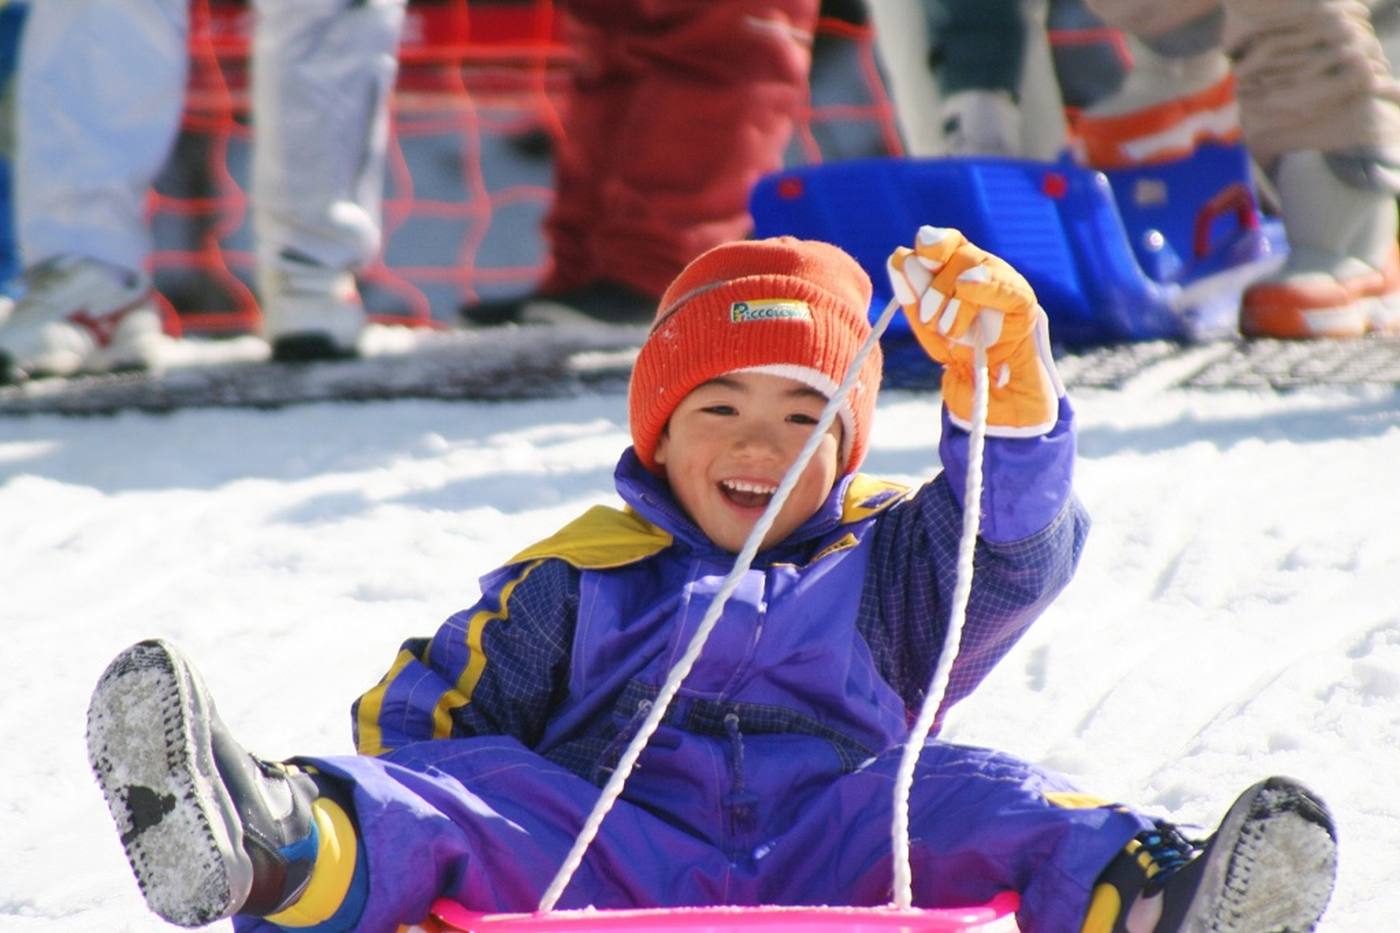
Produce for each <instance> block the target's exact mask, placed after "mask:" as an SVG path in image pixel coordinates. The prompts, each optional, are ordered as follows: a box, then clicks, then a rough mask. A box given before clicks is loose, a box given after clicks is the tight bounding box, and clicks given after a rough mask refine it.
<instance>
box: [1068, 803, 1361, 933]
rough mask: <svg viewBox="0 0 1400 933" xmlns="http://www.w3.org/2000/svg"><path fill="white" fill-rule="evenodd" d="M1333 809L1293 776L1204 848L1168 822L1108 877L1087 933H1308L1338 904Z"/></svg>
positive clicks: (1117, 862)
mask: <svg viewBox="0 0 1400 933" xmlns="http://www.w3.org/2000/svg"><path fill="white" fill-rule="evenodd" d="M1336 869H1337V842H1336V833H1335V830H1334V828H1333V825H1332V818H1331V816H1330V815H1329V814H1328V812H1327V807H1326V805H1325V804H1324V803H1323V802H1322V801H1321V800H1320V799H1319V798H1318V797H1317V796H1316V795H1314V794H1313V793H1312V792H1311V791H1309V790H1308V789H1307V788H1306V787H1303V786H1302V785H1301V784H1298V783H1297V782H1295V781H1292V780H1289V779H1288V778H1281V777H1273V778H1269V779H1267V780H1265V781H1261V782H1260V783H1258V784H1255V785H1254V786H1253V787H1251V788H1250V789H1249V790H1247V791H1245V792H1244V793H1243V794H1241V795H1240V797H1239V799H1238V800H1236V801H1235V804H1234V806H1232V807H1231V808H1230V810H1229V812H1227V813H1226V814H1225V818H1224V819H1223V820H1222V821H1221V823H1220V828H1219V829H1218V830H1216V832H1215V835H1213V836H1212V837H1211V838H1210V839H1209V840H1208V841H1207V842H1206V843H1205V844H1204V846H1203V847H1198V846H1197V845H1196V844H1194V843H1191V842H1188V841H1187V840H1186V839H1185V838H1183V837H1182V836H1181V834H1180V833H1179V832H1177V831H1176V829H1175V828H1173V827H1171V826H1169V825H1167V824H1165V823H1159V824H1158V828H1157V829H1156V830H1153V831H1149V832H1144V833H1140V834H1139V835H1138V836H1137V837H1136V838H1134V839H1133V840H1132V841H1131V842H1130V843H1129V844H1128V846H1127V847H1126V848H1125V849H1124V850H1123V853H1122V854H1121V855H1119V856H1118V857H1117V858H1116V859H1114V860H1113V862H1111V863H1110V864H1109V866H1108V868H1106V869H1104V872H1103V874H1102V875H1101V876H1100V877H1099V881H1098V884H1097V885H1096V886H1095V888H1094V894H1093V900H1092V902H1091V903H1090V907H1089V912H1088V915H1087V917H1086V919H1085V921H1084V927H1083V933H1187V931H1189V933H1207V931H1209V933H1284V931H1286V933H1303V931H1307V930H1311V929H1313V928H1314V927H1315V926H1316V925H1317V922H1318V920H1319V919H1320V918H1321V916H1322V912H1323V910H1324V909H1325V908H1326V907H1327V901H1328V899H1329V898H1330V897H1331V896H1332V883H1333V880H1334V878H1335V875H1336Z"/></svg>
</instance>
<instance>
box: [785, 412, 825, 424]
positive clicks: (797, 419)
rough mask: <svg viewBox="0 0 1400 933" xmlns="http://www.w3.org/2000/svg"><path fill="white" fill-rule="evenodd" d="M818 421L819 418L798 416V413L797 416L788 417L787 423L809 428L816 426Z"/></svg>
mask: <svg viewBox="0 0 1400 933" xmlns="http://www.w3.org/2000/svg"><path fill="white" fill-rule="evenodd" d="M819 420H820V419H819V418H816V417H814V416H812V415H806V414H800V413H799V414H795V415H788V421H790V422H792V423H793V424H801V425H807V426H811V425H814V424H816V423H817V422H818V421H819Z"/></svg>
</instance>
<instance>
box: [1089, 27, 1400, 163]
mask: <svg viewBox="0 0 1400 933" xmlns="http://www.w3.org/2000/svg"><path fill="white" fill-rule="evenodd" d="M1086 3H1087V5H1088V6H1089V8H1090V9H1092V10H1093V11H1094V12H1095V13H1096V14H1098V15H1099V16H1100V17H1101V18H1102V19H1103V20H1104V22H1105V23H1107V24H1108V25H1110V26H1114V27H1116V28H1118V29H1121V30H1123V31H1125V32H1129V33H1132V34H1134V35H1135V36H1137V37H1138V38H1139V39H1142V40H1144V41H1145V42H1147V43H1148V44H1149V45H1153V44H1154V42H1153V40H1154V39H1157V40H1160V39H1161V38H1162V37H1166V36H1170V34H1171V33H1172V32H1173V31H1175V30H1179V29H1182V28H1183V27H1187V26H1189V25H1191V24H1192V23H1195V22H1197V21H1200V20H1202V19H1203V18H1205V17H1208V16H1210V15H1212V14H1213V13H1215V12H1216V11H1217V10H1218V9H1220V8H1221V7H1223V8H1224V14H1225V25H1224V37H1223V40H1222V44H1223V46H1224V49H1225V51H1226V53H1227V54H1228V55H1229V56H1230V60H1231V63H1232V66H1233V69H1234V73H1235V78H1236V81H1237V82H1238V94H1239V102H1240V122H1241V124H1242V127H1243V130H1244V137H1245V142H1246V143H1247V144H1248V146H1249V148H1250V151H1251V153H1252V154H1253V155H1254V158H1255V159H1256V160H1257V161H1258V162H1259V163H1260V164H1261V165H1263V166H1265V167H1268V166H1271V165H1272V164H1273V162H1274V160H1275V159H1277V158H1278V157H1279V156H1280V155H1282V154H1283V153H1285V152H1292V151H1295V150H1299V149H1319V150H1322V151H1324V152H1336V153H1343V152H1346V153H1358V152H1360V153H1376V152H1378V151H1380V150H1386V151H1388V152H1389V153H1390V154H1391V155H1392V158H1394V157H1395V156H1396V155H1400V83H1397V82H1396V80H1395V78H1394V77H1393V76H1392V74H1391V69H1390V63H1389V62H1388V61H1387V60H1386V57H1385V54H1384V53H1383V52H1382V50H1381V45H1380V42H1379V41H1378V40H1377V39H1376V35H1375V31H1374V30H1373V29H1372V28H1371V18H1370V11H1369V8H1368V6H1367V4H1366V3H1364V2H1361V0H1175V2H1173V3H1162V2H1161V0H1086Z"/></svg>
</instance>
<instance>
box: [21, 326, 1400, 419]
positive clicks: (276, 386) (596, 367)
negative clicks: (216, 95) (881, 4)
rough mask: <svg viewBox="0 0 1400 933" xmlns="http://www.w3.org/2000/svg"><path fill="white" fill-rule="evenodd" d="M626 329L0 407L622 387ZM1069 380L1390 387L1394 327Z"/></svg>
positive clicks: (1119, 365) (902, 370)
mask: <svg viewBox="0 0 1400 933" xmlns="http://www.w3.org/2000/svg"><path fill="white" fill-rule="evenodd" d="M642 336H643V334H642V332H641V331H640V330H637V329H632V330H627V331H605V330H592V331H590V330H587V329H580V330H560V331H549V332H540V331H534V332H532V331H530V330H518V331H509V332H504V333H501V334H498V335H492V336H488V337H483V336H481V335H476V334H464V333H445V334H443V333H438V334H434V335H431V336H425V337H424V338H423V339H422V340H420V342H419V343H420V344H421V345H418V346H414V347H411V348H410V349H408V350H407V351H403V350H400V351H396V352H390V353H384V354H382V355H374V356H369V357H366V358H362V359H356V360H348V361H342V362H334V363H312V364H293V363H272V362H265V361H244V362H219V361H216V362H213V363H211V364H209V365H184V366H174V367H171V368H169V369H167V370H165V371H164V372H162V373H159V374H155V373H116V374H111V375H104V376H89V377H81V378H77V379H71V380H53V379H47V380H35V381H33V382H30V383H27V384H23V385H11V386H0V416H16V415H40V414H61V415H110V414H116V413H119V412H124V411H141V412H157V413H160V412H171V411H177V410H180V409H186V408H264V409H273V408H282V407H287V406H290V405H301V404H310V403H317V402H370V401H380V400H388V399H405V398H416V399H440V400H475V401H501V400H518V399H543V398H560V397H567V396H570V395H578V394H581V393H594V392H616V393H621V392H624V391H625V390H626V386H627V377H628V373H629V371H630V367H631V363H632V360H633V358H634V357H635V353H636V349H637V347H638V345H639V344H640V341H641V339H642ZM1058 359H1059V367H1060V373H1061V375H1062V376H1063V377H1064V380H1065V383H1066V385H1068V386H1069V387H1070V388H1071V389H1106V390H1112V389H1122V390H1125V391H1127V390H1131V391H1140V390H1149V391H1150V390H1172V389H1197V390H1211V389H1259V390H1270V391H1281V392H1287V391H1290V390H1297V389H1305V388H1313V387H1317V386H1367V385H1370V386H1391V387H1400V337H1367V338H1363V339H1358V340H1328V341H1281V340H1253V341H1244V340H1239V341H1218V342H1214V343H1205V344H1178V343H1172V342H1170V341H1150V342H1145V343H1135V344H1120V345H1116V346H1109V347H1100V348H1095V349H1088V350H1079V351H1067V352H1064V353H1062V354H1060V355H1059V357H1058ZM886 385H887V386H888V387H890V388H905V389H935V388H937V386H938V378H937V372H936V370H935V369H934V368H933V367H932V366H931V365H929V364H928V362H927V360H926V359H924V358H923V357H922V356H921V355H919V351H917V350H916V349H914V350H911V351H909V352H908V353H899V352H895V353H888V354H887V367H886Z"/></svg>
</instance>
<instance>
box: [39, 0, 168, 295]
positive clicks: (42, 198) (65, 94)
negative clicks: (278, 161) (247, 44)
mask: <svg viewBox="0 0 1400 933" xmlns="http://www.w3.org/2000/svg"><path fill="white" fill-rule="evenodd" d="M187 4H188V0H64V2H61V3H35V4H32V5H31V7H30V9H29V14H28V19H27V21H26V23H25V27H24V34H23V37H22V40H21V43H22V44H21V47H20V56H19V71H18V76H17V78H16V80H17V81H18V95H17V108H16V111H17V112H16V120H17V151H16V155H15V204H16V223H17V229H18V234H19V242H20V251H21V255H22V259H23V263H24V264H25V265H26V266H31V265H34V264H36V263H39V262H41V261H43V260H45V259H49V258H51V257H54V256H61V255H79V256H86V257H88V258H90V259H96V260H100V261H102V262H105V263H108V264H110V265H113V266H117V267H120V268H122V269H127V270H139V269H141V268H143V266H144V265H145V262H146V258H147V256H148V255H149V253H150V236H149V233H148V231H147V228H146V220H145V217H146V198H147V195H148V194H149V192H150V186H151V183H152V182H153V181H154V180H155V178H156V175H157V174H158V173H159V172H160V169H161V166H162V165H163V164H164V162H165V159H166V157H167V156H168V155H169V153H170V149H171V146H172V145H173V144H174V140H175V135H176V131H177V130H178V128H179V123H180V113H181V109H182V107H183V104H184V97H185V77H186V73H187V68H188V57H187V52H186V33H187V31H188V28H189V23H188V17H189V11H188V8H187Z"/></svg>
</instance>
